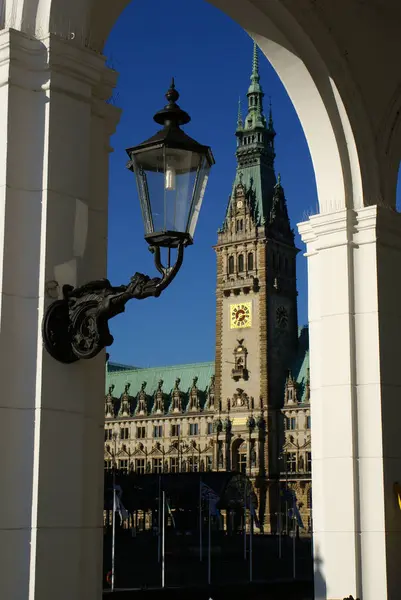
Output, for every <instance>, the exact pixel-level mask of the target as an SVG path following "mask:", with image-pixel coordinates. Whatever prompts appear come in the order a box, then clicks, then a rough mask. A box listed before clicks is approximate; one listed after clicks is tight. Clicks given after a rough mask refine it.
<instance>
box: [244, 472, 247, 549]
mask: <svg viewBox="0 0 401 600" xmlns="http://www.w3.org/2000/svg"><path fill="white" fill-rule="evenodd" d="M246 494H247V480H246V479H245V493H244V560H246Z"/></svg>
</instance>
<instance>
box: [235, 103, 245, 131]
mask: <svg viewBox="0 0 401 600" xmlns="http://www.w3.org/2000/svg"><path fill="white" fill-rule="evenodd" d="M243 126H244V122H243V120H242V109H241V97H239V98H238V118H237V129H242V128H243Z"/></svg>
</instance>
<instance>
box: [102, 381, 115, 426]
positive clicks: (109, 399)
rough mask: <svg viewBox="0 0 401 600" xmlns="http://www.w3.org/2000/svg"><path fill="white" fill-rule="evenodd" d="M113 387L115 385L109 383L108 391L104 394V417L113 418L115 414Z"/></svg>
mask: <svg viewBox="0 0 401 600" xmlns="http://www.w3.org/2000/svg"><path fill="white" fill-rule="evenodd" d="M114 387H115V386H114V385H111V386H110V387H109V393H108V394H107V396H106V402H105V410H104V414H105V417H106V419H107V418H113V417H114V416H115V415H114V398H113V390H114Z"/></svg>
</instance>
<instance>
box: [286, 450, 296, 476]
mask: <svg viewBox="0 0 401 600" xmlns="http://www.w3.org/2000/svg"><path fill="white" fill-rule="evenodd" d="M287 471H288V472H289V473H296V471H297V455H296V453H295V452H288V453H287Z"/></svg>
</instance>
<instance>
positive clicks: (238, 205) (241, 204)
mask: <svg viewBox="0 0 401 600" xmlns="http://www.w3.org/2000/svg"><path fill="white" fill-rule="evenodd" d="M243 206H244V203H243V202H242V200H238V202H237V208H242V207H243Z"/></svg>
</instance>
